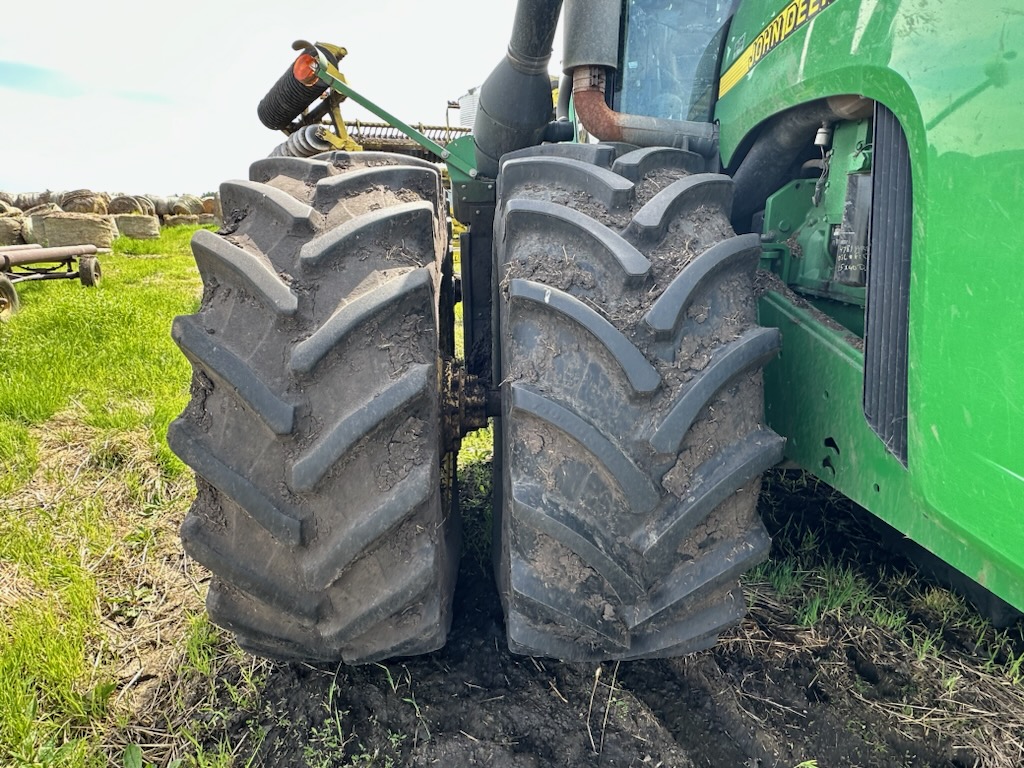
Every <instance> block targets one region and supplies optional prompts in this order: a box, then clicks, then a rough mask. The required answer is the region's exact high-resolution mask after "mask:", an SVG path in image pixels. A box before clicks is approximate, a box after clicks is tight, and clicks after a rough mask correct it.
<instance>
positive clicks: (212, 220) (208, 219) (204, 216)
mask: <svg viewBox="0 0 1024 768" xmlns="http://www.w3.org/2000/svg"><path fill="white" fill-rule="evenodd" d="M196 218H198V219H199V224H200V225H201V226H204V227H205V226H207V225H208V224H219V223H220V222H219V221H218V220H217V216H216V215H215V214H212V213H200V214H199V216H197V217H196Z"/></svg>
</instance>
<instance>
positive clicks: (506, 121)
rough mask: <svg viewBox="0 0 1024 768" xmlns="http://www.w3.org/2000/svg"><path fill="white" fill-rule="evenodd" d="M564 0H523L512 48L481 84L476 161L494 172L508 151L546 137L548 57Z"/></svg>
mask: <svg viewBox="0 0 1024 768" xmlns="http://www.w3.org/2000/svg"><path fill="white" fill-rule="evenodd" d="M561 10H562V0H519V4H518V5H517V6H516V16H515V21H514V23H513V25H512V36H511V39H510V40H509V44H508V53H507V54H506V55H505V58H504V59H503V60H502V61H501V62H500V63H499V64H498V66H497V67H495V68H494V71H493V72H491V74H490V75H489V76H488V78H487V80H486V81H484V84H483V85H482V86H481V87H480V100H479V103H478V106H477V113H476V119H475V121H474V122H473V140H474V144H475V145H476V163H477V168H478V169H479V171H480V173H481V174H482V175H484V176H488V177H490V178H494V177H496V176H497V175H498V161H499V160H500V159H501V156H502V155H503V154H505V153H506V152H511V151H513V150H516V149H522V148H523V147H529V146H534V145H536V144H540V143H541V142H542V141H544V140H545V138H546V134H547V133H548V124H549V123H551V121H552V119H553V117H554V105H553V104H552V101H551V81H550V77H549V75H548V62H549V61H550V60H551V47H552V44H553V42H554V39H555V28H556V27H557V26H558V15H559V13H560V12H561Z"/></svg>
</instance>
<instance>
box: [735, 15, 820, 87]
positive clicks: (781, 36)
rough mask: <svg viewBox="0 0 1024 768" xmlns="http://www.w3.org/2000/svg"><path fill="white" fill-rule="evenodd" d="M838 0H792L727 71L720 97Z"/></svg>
mask: <svg viewBox="0 0 1024 768" xmlns="http://www.w3.org/2000/svg"><path fill="white" fill-rule="evenodd" d="M833 2H835V0H793V1H792V2H791V3H790V4H789V5H787V6H786V7H785V8H783V9H782V12H781V13H780V14H779V15H778V16H776V17H775V18H774V19H772V20H771V23H769V24H768V26H766V27H765V28H764V29H762V30H761V33H760V34H759V35H758V36H757V37H756V38H755V39H754V42H752V43H751V44H750V45H748V46H747V47H746V49H745V50H744V51H743V53H741V54H740V56H739V58H738V59H736V61H734V62H733V63H732V66H730V67H729V69H727V70H726V71H725V74H724V75H722V79H721V80H719V82H718V97H719V98H721V97H722V96H725V94H726V93H728V92H729V89H730V88H732V87H733V86H734V85H736V83H738V82H739V81H740V80H741V79H742V78H743V76H744V75H745V74H747V73H748V72H749V71H750V70H752V69H753V68H754V65H756V64H757V62H759V61H760V60H761V59H763V58H764V57H765V56H767V55H768V54H769V53H770V52H771V51H773V50H774V49H775V46H777V45H778V44H779V43H781V42H782V41H783V40H785V39H786V38H787V37H789V36H790V35H792V34H793V33H794V32H796V31H797V30H798V29H800V28H801V27H802V26H804V25H805V24H806V23H807V22H808V21H810V20H811V19H813V18H814V17H815V16H817V15H818V14H819V13H821V12H822V11H823V10H824V9H825V8H827V7H828V6H830V5H831V4H832V3H833Z"/></svg>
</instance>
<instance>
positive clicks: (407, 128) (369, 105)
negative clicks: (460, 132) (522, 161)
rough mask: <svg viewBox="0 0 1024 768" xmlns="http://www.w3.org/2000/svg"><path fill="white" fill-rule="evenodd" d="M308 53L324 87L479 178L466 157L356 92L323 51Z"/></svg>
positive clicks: (317, 49)
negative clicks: (363, 108)
mask: <svg viewBox="0 0 1024 768" xmlns="http://www.w3.org/2000/svg"><path fill="white" fill-rule="evenodd" d="M306 53H308V54H309V55H310V56H314V57H315V58H316V65H317V66H316V75H317V77H318V78H320V82H322V83H323V84H324V85H326V86H328V87H330V88H332V89H334V90H335V91H337V92H338V93H340V94H342V95H343V96H345V97H347V98H350V99H352V101H354V102H355V103H356V104H359V105H360V106H361V107H365V108H366V109H368V110H370V111H371V112H372V113H373V114H375V115H377V117H379V118H380V119H381V120H383V121H384V122H386V123H387V124H388V125H393V126H394V127H395V128H397V129H398V130H400V131H401V132H402V133H404V134H405V135H406V136H408V137H409V138H410V139H412V140H413V141H415V142H416V143H417V144H419V145H420V146H421V147H423V148H424V149H426V150H427V151H429V152H432V153H434V154H435V155H437V156H438V157H439V158H441V159H442V160H444V161H445V162H446V163H447V164H448V165H449V166H452V167H454V168H456V169H458V170H459V171H460V172H461V173H464V174H465V175H466V176H468V177H469V178H471V179H475V178H476V177H477V169H476V168H475V167H473V164H472V163H469V162H467V161H466V158H465V156H464V155H463V154H453V153H452V152H449V151H448V150H447V149H445V148H444V147H442V146H441V145H440V144H438V143H437V142H436V141H433V140H431V139H429V138H427V137H426V136H424V135H423V134H422V133H420V132H419V131H417V130H416V129H415V128H413V127H412V126H411V125H409V124H408V123H406V122H404V121H402V120H399V119H398V118H397V117H395V116H394V115H392V114H391V113H390V112H388V111H387V110H385V109H383V108H382V107H380V106H378V105H377V104H374V103H373V102H372V101H370V100H369V99H367V98H366V97H365V96H363V95H362V94H360V93H359V92H358V91H356V90H355V89H353V88H352V87H351V86H350V85H349V84H348V83H346V82H345V78H344V77H342V74H341V73H340V72H339V71H338V70H337V69H336V68H335V67H334V66H333V65H332V64H331V62H330V61H329V60H328V59H327V57H326V56H325V55H324V53H323V51H321V50H320V49H319V48H316V47H314V46H310V47H309V48H307V49H306Z"/></svg>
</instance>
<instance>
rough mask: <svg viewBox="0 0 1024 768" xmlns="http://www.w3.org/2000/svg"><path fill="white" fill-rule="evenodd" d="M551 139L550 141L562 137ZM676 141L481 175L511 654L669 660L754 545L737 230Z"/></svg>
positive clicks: (762, 447)
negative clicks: (493, 281)
mask: <svg viewBox="0 0 1024 768" xmlns="http://www.w3.org/2000/svg"><path fill="white" fill-rule="evenodd" d="M570 152H571V155H570V154H569V153H570ZM701 168H702V161H701V159H700V158H699V157H698V156H696V155H693V154H691V153H688V152H684V151H682V150H667V149H657V148H655V149H643V150H632V151H629V149H627V148H622V147H613V146H609V145H598V146H591V147H588V148H585V149H584V150H583V154H581V149H580V148H578V147H574V148H571V149H570V150H567V152H566V154H565V155H564V156H560V155H559V154H558V151H557V150H555V149H553V148H550V147H545V148H543V150H532V151H531V150H524V151H523V152H521V153H514V154H513V155H510V156H506V158H505V159H504V161H503V166H502V172H501V175H500V179H499V189H498V214H497V217H496V233H495V242H496V243H497V244H498V245H497V246H496V258H497V270H498V276H499V281H500V282H499V284H498V290H497V293H498V296H497V303H498V306H499V312H500V314H499V329H500V330H499V333H498V337H499V338H500V341H499V348H498V349H497V350H496V357H497V358H498V360H499V362H498V366H499V368H498V369H496V380H498V381H500V382H501V394H502V416H501V419H500V428H499V433H498V435H497V436H496V442H497V446H496V448H497V453H498V456H499V460H500V461H501V463H502V466H503V469H502V473H501V480H500V488H499V494H498V495H499V496H500V497H501V500H500V508H499V509H498V510H497V511H498V513H499V516H500V522H499V523H498V525H499V526H500V531H499V533H498V538H497V541H498V552H497V558H496V562H497V570H498V582H499V591H500V593H501V595H502V601H503V604H504V608H505V612H506V624H507V632H508V639H509V644H510V647H511V648H512V650H514V651H518V652H520V653H526V654H531V655H543V656H552V657H555V658H560V659H563V660H571V661H585V660H606V659H635V658H644V657H663V656H676V655H680V654H683V653H687V652H690V651H694V650H698V649H701V648H704V647H708V646H710V645H712V644H713V643H714V642H715V640H716V638H717V636H718V634H719V632H720V631H721V630H722V629H724V628H726V627H729V626H731V625H733V624H735V623H737V622H738V621H739V620H740V618H741V617H742V616H743V614H744V611H745V602H744V598H743V595H742V592H741V589H740V586H739V581H738V579H739V576H740V574H742V573H743V572H744V571H745V570H747V569H748V568H750V567H751V566H753V565H755V564H756V563H758V562H759V561H761V560H762V559H764V558H765V557H766V556H767V553H768V548H769V543H770V542H769V539H768V536H767V534H766V532H765V530H764V527H763V526H762V524H761V522H760V519H759V518H758V517H757V515H756V511H755V505H756V501H757V495H758V491H759V488H760V482H761V474H762V472H763V471H764V470H765V469H767V468H768V467H770V466H772V465H773V464H775V463H776V462H778V461H779V460H780V459H781V455H782V447H783V440H782V438H780V437H779V436H778V435H776V434H775V433H773V432H772V431H770V430H769V429H768V428H766V427H765V426H764V425H763V396H762V385H761V366H762V365H763V363H764V362H765V361H767V360H768V359H769V358H770V357H771V356H772V355H774V354H775V353H776V351H777V350H778V347H779V334H778V331H777V330H775V329H766V328H761V327H759V326H758V325H757V323H756V306H755V299H754V289H753V277H754V272H755V269H756V265H757V261H758V256H759V253H760V248H759V242H758V238H757V236H756V235H743V236H737V235H735V233H734V232H733V230H732V229H731V227H730V225H729V214H730V207H731V201H732V181H731V180H730V179H729V178H728V177H727V176H722V175H718V174H709V173H702V172H700V170H701Z"/></svg>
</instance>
